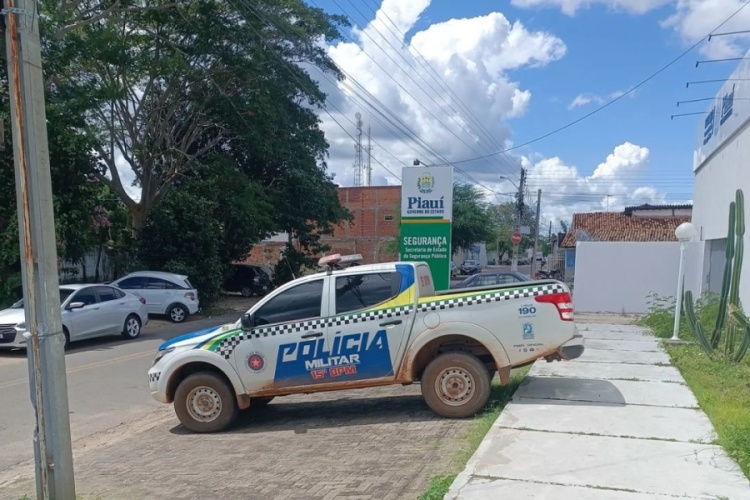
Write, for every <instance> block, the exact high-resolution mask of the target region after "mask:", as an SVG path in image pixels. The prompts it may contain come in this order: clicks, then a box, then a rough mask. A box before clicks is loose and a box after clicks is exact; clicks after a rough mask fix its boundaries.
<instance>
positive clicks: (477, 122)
mask: <svg viewBox="0 0 750 500" xmlns="http://www.w3.org/2000/svg"><path fill="white" fill-rule="evenodd" d="M370 1H371V2H372V4H373V5H374V6H376V7H377V2H376V0H370ZM348 2H349V3H350V4H352V5H354V4H353V3H352V0H348ZM368 9H369V10H370V12H372V13H373V14H374V15H375V19H374V21H377V20H378V19H377V17H378V12H380V13H381V14H382V16H383V17H384V18H385V19H387V20H388V22H389V23H390V24H391V26H393V28H394V29H393V30H391V29H390V28H389V27H388V26H387V25H386V23H385V22H383V25H384V26H385V27H386V28H387V29H388V30H389V31H390V32H391V33H392V34H393V35H394V36H395V37H396V38H397V39H402V38H404V39H405V37H406V34H405V33H401V32H400V31H399V29H398V26H396V23H395V22H393V20H392V19H391V17H390V16H389V15H388V13H387V12H386V11H385V10H384V9H382V8H380V9H379V11H376V10H375V9H374V8H373V7H368ZM373 27H374V26H373ZM376 29H377V28H376ZM404 46H405V47H406V49H407V52H409V54H410V55H412V57H413V58H414V61H415V62H417V64H420V66H421V67H422V68H425V69H426V70H427V72H428V73H432V74H433V75H434V77H435V78H434V81H436V82H437V83H438V86H439V87H440V88H441V89H442V90H443V91H445V92H448V93H449V94H451V96H452V97H453V98H454V99H455V101H456V102H457V103H458V105H459V107H460V108H462V110H463V111H464V112H465V113H466V115H467V116H468V118H469V119H471V121H472V122H473V123H474V124H475V125H476V126H477V127H478V128H479V130H480V131H481V132H483V133H484V134H485V137H486V138H487V139H488V140H489V142H490V144H491V145H494V146H495V147H497V148H499V147H500V145H499V143H498V141H497V140H495V139H494V137H492V133H491V132H490V131H489V130H487V128H486V127H485V126H484V125H483V124H482V122H481V121H480V120H479V119H478V118H477V117H476V115H474V113H472V112H471V110H470V109H469V107H468V106H467V105H466V104H465V103H464V101H463V100H462V99H461V98H460V97H459V96H458V94H456V93H455V92H454V91H453V89H452V88H451V87H450V85H448V83H447V82H446V81H445V79H444V78H443V77H442V76H441V75H440V73H438V72H437V71H436V70H435V69H434V68H433V67H432V65H431V64H430V62H429V61H427V59H425V57H424V56H423V55H422V54H421V53H420V52H419V49H417V48H416V47H415V46H413V45H408V46H407V45H406V43H405V42H404ZM410 49H413V50H414V52H415V53H416V54H417V55H418V56H419V57H416V56H414V55H413V54H411V51H410ZM420 76H422V75H421V73H420ZM423 78H424V77H423ZM425 81H426V79H425ZM433 90H434V88H433ZM444 98H445V101H446V102H447V103H449V106H450V107H451V109H452V110H454V111H455V112H456V113H458V114H460V113H459V112H458V111H456V110H455V108H454V107H453V106H452V105H451V104H450V100H448V99H447V98H446V97H445V96H444ZM508 156H509V155H508ZM516 166H518V165H516Z"/></svg>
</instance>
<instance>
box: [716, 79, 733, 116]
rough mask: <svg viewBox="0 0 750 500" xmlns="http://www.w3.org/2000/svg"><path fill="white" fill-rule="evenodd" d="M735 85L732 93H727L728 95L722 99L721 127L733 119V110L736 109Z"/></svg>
mask: <svg viewBox="0 0 750 500" xmlns="http://www.w3.org/2000/svg"><path fill="white" fill-rule="evenodd" d="M734 87H735V86H734V85H732V91H731V92H727V95H725V96H724V97H722V98H721V119H720V120H719V125H724V122H725V121H727V120H728V119H730V118H731V117H732V109H733V108H734Z"/></svg>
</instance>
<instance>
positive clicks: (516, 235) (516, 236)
mask: <svg viewBox="0 0 750 500" xmlns="http://www.w3.org/2000/svg"><path fill="white" fill-rule="evenodd" d="M510 241H512V242H513V244H514V245H518V244H519V243H521V233H519V232H518V231H516V232H515V233H513V236H511V237H510Z"/></svg>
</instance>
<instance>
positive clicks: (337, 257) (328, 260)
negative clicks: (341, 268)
mask: <svg viewBox="0 0 750 500" xmlns="http://www.w3.org/2000/svg"><path fill="white" fill-rule="evenodd" d="M339 262H341V254H338V253H337V254H333V255H328V256H326V257H321V258H320V260H318V265H319V266H320V267H324V266H335V265H336V264H338V263H339Z"/></svg>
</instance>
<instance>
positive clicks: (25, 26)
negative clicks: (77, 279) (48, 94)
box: [2, 0, 76, 500]
mask: <svg viewBox="0 0 750 500" xmlns="http://www.w3.org/2000/svg"><path fill="white" fill-rule="evenodd" d="M4 5H5V8H4V9H3V12H2V13H3V15H4V16H5V24H6V35H5V36H6V39H5V40H6V46H7V56H8V79H9V83H10V85H9V87H10V88H9V92H10V122H11V126H12V130H13V157H14V159H15V174H16V177H15V179H16V198H17V204H18V227H19V236H20V238H19V239H20V246H21V256H22V257H21V260H22V265H21V274H22V278H23V290H24V293H23V295H24V309H25V314H26V328H27V331H28V332H29V333H26V334H24V336H25V337H26V345H27V349H26V352H27V356H28V364H29V383H30V392H31V404H32V406H33V407H34V413H35V417H36V422H35V423H36V426H35V429H34V437H33V442H34V461H35V466H36V467H35V472H36V493H37V498H38V499H39V500H42V499H43V500H50V499H58V498H59V499H69V498H70V499H73V498H75V497H76V494H75V480H74V477H73V453H72V448H71V442H70V419H69V409H68V392H67V377H66V373H65V352H64V349H63V345H64V336H63V331H62V321H61V318H60V292H59V283H58V277H57V273H58V267H57V247H56V241H55V220H54V212H53V210H52V181H51V179H50V167H49V149H48V144H47V119H46V112H45V108H44V80H43V78H44V76H43V74H42V55H41V49H40V40H39V20H38V16H39V14H38V13H39V10H38V6H37V3H36V2H35V1H32V0H5V3H4Z"/></svg>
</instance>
